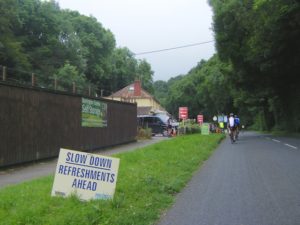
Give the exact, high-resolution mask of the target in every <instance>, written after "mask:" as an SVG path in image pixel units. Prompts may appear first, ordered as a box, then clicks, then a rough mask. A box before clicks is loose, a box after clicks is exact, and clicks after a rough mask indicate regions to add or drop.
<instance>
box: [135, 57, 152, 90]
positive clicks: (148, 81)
mask: <svg viewBox="0 0 300 225" xmlns="http://www.w3.org/2000/svg"><path fill="white" fill-rule="evenodd" d="M136 73H137V78H138V79H140V80H141V82H142V87H143V88H144V89H145V90H146V91H148V92H149V93H150V94H154V88H153V71H152V70H151V65H150V64H149V63H148V62H147V61H146V60H145V59H143V60H138V64H137V72H136Z"/></svg>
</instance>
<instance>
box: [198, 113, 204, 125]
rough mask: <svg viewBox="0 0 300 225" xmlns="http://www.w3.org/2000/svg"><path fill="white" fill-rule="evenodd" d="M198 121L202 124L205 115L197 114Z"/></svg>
mask: <svg viewBox="0 0 300 225" xmlns="http://www.w3.org/2000/svg"><path fill="white" fill-rule="evenodd" d="M197 122H198V123H199V124H202V123H203V115H197Z"/></svg>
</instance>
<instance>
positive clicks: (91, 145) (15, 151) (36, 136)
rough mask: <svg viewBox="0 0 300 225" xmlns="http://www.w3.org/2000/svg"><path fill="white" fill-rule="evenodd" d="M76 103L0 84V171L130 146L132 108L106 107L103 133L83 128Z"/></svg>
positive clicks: (51, 93)
mask: <svg viewBox="0 0 300 225" xmlns="http://www.w3.org/2000/svg"><path fill="white" fill-rule="evenodd" d="M82 97H85V96H81V95H76V94H67V93H63V92H62V93H58V92H54V91H50V90H43V89H41V88H28V87H20V86H15V85H8V84H5V83H0V141H1V144H0V167H3V166H8V165H14V164H20V163H24V162H29V161H34V160H40V159H46V158H51V157H56V156H57V155H58V153H59V149H60V148H69V149H75V150H81V151H90V150H93V149H100V148H104V147H108V146H113V145H118V144H122V143H128V142H132V141H135V138H136V135H137V120H136V115H137V107H136V104H132V103H124V102H117V101H112V100H108V99H103V98H91V97H85V98H89V99H94V100H98V101H101V102H104V103H106V104H107V127H83V126H82V124H81V122H82V121H81V116H82V111H81V110H82V109H81V107H82Z"/></svg>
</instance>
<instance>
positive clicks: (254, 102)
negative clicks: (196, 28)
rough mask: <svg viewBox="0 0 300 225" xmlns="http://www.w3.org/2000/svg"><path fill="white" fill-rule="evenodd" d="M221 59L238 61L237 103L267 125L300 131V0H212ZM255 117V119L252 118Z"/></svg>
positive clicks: (266, 126)
mask: <svg viewBox="0 0 300 225" xmlns="http://www.w3.org/2000/svg"><path fill="white" fill-rule="evenodd" d="M210 4H211V5H212V7H213V10H214V30H215V33H216V41H217V50H218V54H219V55H220V58H221V59H222V60H223V61H225V62H231V63H232V64H233V69H234V73H231V75H230V77H231V79H232V81H233V86H232V88H233V89H234V92H235V103H236V104H239V105H240V106H241V107H243V108H246V109H247V110H245V109H244V113H246V114H247V115H248V116H249V117H250V116H252V118H257V115H260V117H263V118H259V119H256V120H257V121H264V123H261V122H260V125H262V127H261V128H263V129H271V128H275V129H283V130H293V131H299V129H300V124H299V121H300V117H299V115H300V106H299V102H298V101H297V100H296V99H297V98H295V97H294V96H299V95H300V93H299V88H298V87H297V74H298V73H299V72H298V71H299V69H300V68H299V65H300V44H299V41H298V40H299V38H300V23H299V11H300V10H299V9H300V3H299V2H297V1H293V0H274V1H267V0H243V1H240V0H230V1H218V0H211V1H210ZM241 96H242V97H241ZM253 122H255V119H254V120H253Z"/></svg>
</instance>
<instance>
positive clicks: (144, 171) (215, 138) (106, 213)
mask: <svg viewBox="0 0 300 225" xmlns="http://www.w3.org/2000/svg"><path fill="white" fill-rule="evenodd" d="M223 137H224V136H223V135H218V134H212V135H209V136H204V135H202V136H201V135H200V134H193V135H187V136H179V137H176V138H172V139H168V140H166V141H162V142H160V143H157V144H154V145H151V146H148V147H145V148H142V149H139V150H136V151H133V152H126V153H120V154H116V155H114V157H118V158H120V168H119V174H118V181H117V189H116V193H115V196H114V199H113V200H109V201H104V200H97V201H88V202H82V201H80V200H78V199H77V197H76V196H72V197H69V198H60V197H51V196H50V193H51V189H52V184H53V178H54V177H53V176H47V177H43V178H41V179H37V180H33V181H29V182H25V183H22V184H19V185H15V186H9V187H6V188H4V189H1V190H0V224H1V225H15V224H16V225H105V224H109V225H123V224H124V225H125V224H136V225H143V224H154V223H155V222H156V221H157V220H158V219H159V217H160V215H161V213H162V212H163V211H164V210H166V209H167V208H168V207H170V206H171V204H172V203H173V202H174V199H175V194H176V193H178V192H179V191H180V190H181V189H182V188H183V187H184V186H185V184H186V183H187V182H188V181H189V180H190V178H191V177H192V175H193V172H194V171H195V170H197V169H198V168H199V166H200V165H201V164H202V163H203V162H204V161H205V160H206V159H208V157H209V156H210V155H211V153H212V152H213V150H214V149H215V148H216V147H217V145H218V143H219V142H220V141H221V140H222V138H223Z"/></svg>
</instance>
